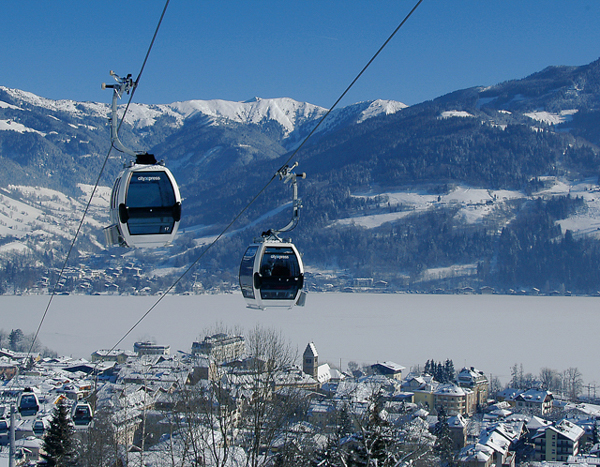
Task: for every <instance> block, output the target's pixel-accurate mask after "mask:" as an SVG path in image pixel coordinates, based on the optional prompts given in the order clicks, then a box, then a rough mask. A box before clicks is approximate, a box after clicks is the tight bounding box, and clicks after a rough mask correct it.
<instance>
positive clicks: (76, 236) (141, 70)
mask: <svg viewBox="0 0 600 467" xmlns="http://www.w3.org/2000/svg"><path fill="white" fill-rule="evenodd" d="M169 2H170V0H166V3H165V6H164V8H163V11H162V14H161V15H160V19H159V21H158V25H157V26H156V29H155V30H154V35H153V36H152V41H151V42H150V46H149V47H148V51H147V52H146V56H145V58H144V62H143V63H142V67H141V69H140V73H139V74H138V77H137V79H136V80H135V86H134V87H133V89H132V91H131V94H130V97H129V101H128V102H127V106H126V107H125V111H124V112H123V116H122V117H121V120H120V122H119V129H120V128H121V125H122V124H123V121H124V120H125V115H126V114H127V111H128V110H129V106H130V104H131V101H132V99H133V95H134V93H135V89H136V88H137V85H138V83H139V81H140V78H141V77H142V73H143V71H144V68H145V66H146V62H147V61H148V57H149V56H150V51H151V50H152V47H153V45H154V41H155V40H156V36H157V35H158V30H159V29H160V25H161V23H162V20H163V18H164V16H165V13H166V11H167V7H168V6H169ZM117 131H118V130H117ZM112 148H113V146H112V144H111V147H110V148H109V149H108V152H107V154H106V157H105V158H104V162H103V164H102V167H101V168H100V173H99V174H98V178H97V179H96V183H95V185H94V188H93V190H92V193H91V194H90V197H89V200H88V202H87V205H86V207H85V210H84V212H83V215H82V216H81V220H80V222H79V226H78V227H77V231H76V232H75V236H74V237H73V241H72V242H71V246H70V247H69V250H68V251H67V256H66V257H65V260H64V262H63V265H62V268H61V270H60V273H59V274H58V278H57V279H56V282H55V284H54V287H53V288H52V294H51V295H50V299H49V300H48V304H47V305H46V309H45V310H44V314H43V315H42V318H41V320H40V323H39V324H38V327H37V330H36V332H35V335H34V337H33V340H32V341H31V345H30V346H29V350H28V351H27V357H26V358H25V360H24V361H25V362H27V361H28V360H29V357H30V356H31V352H32V350H33V347H34V345H35V343H36V341H37V338H38V335H39V333H40V330H41V328H42V324H43V323H44V320H45V319H46V315H47V314H48V310H49V309H50V305H51V304H52V301H53V299H54V296H55V295H56V292H57V289H58V286H59V283H60V280H61V279H62V277H63V274H64V271H65V269H66V267H67V263H68V261H69V258H70V256H71V252H72V251H73V248H74V246H75V242H76V241H77V238H78V237H79V233H80V232H81V228H82V226H83V222H84V220H85V217H86V215H87V213H88V211H89V208H90V205H91V204H92V200H93V198H94V194H95V193H96V190H97V189H98V186H99V184H100V179H101V177H102V174H103V172H104V169H105V168H106V164H107V162H108V159H109V157H110V153H111V152H112Z"/></svg>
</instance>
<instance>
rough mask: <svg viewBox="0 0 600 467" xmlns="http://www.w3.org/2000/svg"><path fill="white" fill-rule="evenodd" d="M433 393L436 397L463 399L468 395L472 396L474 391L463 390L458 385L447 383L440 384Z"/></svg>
mask: <svg viewBox="0 0 600 467" xmlns="http://www.w3.org/2000/svg"><path fill="white" fill-rule="evenodd" d="M433 393H434V394H435V395H436V396H454V397H461V396H466V395H467V394H472V393H473V391H471V390H470V389H468V388H461V387H460V386H457V385H456V384H452V383H446V384H440V385H439V386H438V387H437V388H435V389H434V391H433Z"/></svg>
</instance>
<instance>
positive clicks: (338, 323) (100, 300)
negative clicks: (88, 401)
mask: <svg viewBox="0 0 600 467" xmlns="http://www.w3.org/2000/svg"><path fill="white" fill-rule="evenodd" d="M158 298H159V297H156V296H149V297H133V296H73V295H71V296H56V297H55V298H54V299H53V301H52V304H51V306H50V309H49V311H48V314H47V316H46V318H45V320H44V323H43V326H42V329H41V332H40V337H39V339H40V340H41V342H42V344H43V345H45V346H47V347H49V348H51V349H54V350H56V351H57V352H58V353H59V354H61V355H71V356H73V357H83V358H87V359H90V354H91V353H92V352H93V351H94V350H98V349H108V348H111V347H113V346H114V345H115V344H116V343H117V342H118V341H119V340H120V339H121V338H123V336H124V335H125V334H126V333H127V331H128V330H129V329H130V328H131V327H132V326H133V325H134V324H135V323H136V322H137V321H138V320H139V319H140V318H141V317H142V316H143V315H144V314H145V313H146V312H147V311H148V310H149V309H150V307H152V305H154V304H155V303H156V301H157V300H158ZM48 300H49V297H48V296H0V323H1V324H0V328H1V329H4V330H5V331H10V330H11V329H16V328H21V329H22V330H23V331H24V332H25V333H26V334H29V333H33V332H35V330H36V328H37V326H38V324H39V322H40V319H41V317H42V315H43V313H44V310H45V309H46V306H47V304H48ZM599 306H600V299H598V298H593V297H530V296H501V295H412V294H382V295H375V294H338V293H331V294H326V293H323V294H310V295H309V296H308V299H307V305H306V307H304V308H299V307H296V308H294V309H292V310H287V309H284V310H279V309H270V310H265V311H257V310H250V309H247V308H245V302H244V301H243V299H242V297H241V295H240V294H230V295H196V296H166V297H164V299H163V300H162V301H161V302H160V303H158V305H157V306H156V307H155V308H154V309H153V310H152V311H151V312H150V313H149V315H148V316H147V317H146V318H145V319H144V320H143V321H142V323H141V324H140V325H139V326H137V327H136V328H135V329H134V330H133V331H132V332H131V333H130V334H129V335H128V336H127V337H126V338H125V339H124V340H123V342H122V343H121V344H119V346H118V348H120V349H123V350H133V343H134V342H135V341H138V340H148V339H150V340H154V341H155V342H156V343H158V344H167V345H170V346H171V352H172V353H174V352H176V351H177V350H182V351H185V352H189V351H190V348H191V344H192V342H193V341H194V340H198V339H201V338H203V337H204V334H203V331H204V330H207V329H210V328H214V326H215V325H216V324H217V323H223V324H226V325H228V326H239V327H241V328H242V329H244V330H248V329H251V328H252V327H254V326H255V325H257V324H258V325H261V326H264V327H270V328H274V329H278V330H281V331H282V332H283V334H284V336H285V337H286V338H288V339H289V341H290V343H291V344H292V345H293V346H297V347H298V350H299V352H300V353H302V352H303V351H304V348H305V347H306V344H307V343H308V342H311V341H312V342H314V343H315V345H316V347H317V350H318V352H319V358H320V362H329V363H330V364H332V365H334V366H336V367H338V366H339V365H340V363H341V366H342V368H343V369H346V367H347V364H348V362H349V361H355V362H357V363H366V364H372V363H376V362H378V361H380V362H381V361H386V360H389V361H393V362H396V363H399V364H401V365H403V366H405V367H407V368H410V367H411V366H413V365H416V364H420V365H423V364H424V363H425V362H426V361H427V360H428V359H434V360H436V361H441V360H445V359H446V358H450V359H452V360H453V361H454V365H455V366H456V367H457V368H461V367H462V366H464V365H468V366H475V367H476V368H478V369H480V370H482V371H484V372H485V373H486V374H487V375H488V376H489V375H494V376H498V377H500V379H501V381H502V382H503V383H504V382H507V381H508V380H509V379H510V368H511V366H512V365H513V364H515V363H518V364H521V363H522V364H523V366H524V370H525V372H531V373H533V374H538V373H539V369H540V368H542V367H549V368H553V369H556V370H558V371H562V370H564V369H566V368H569V367H578V368H579V370H580V371H581V372H582V373H583V378H584V381H585V383H586V384H587V383H592V382H593V383H598V382H600V367H599V365H598V359H597V357H598V354H599V350H600V344H599V338H598V329H599V328H600V308H599Z"/></svg>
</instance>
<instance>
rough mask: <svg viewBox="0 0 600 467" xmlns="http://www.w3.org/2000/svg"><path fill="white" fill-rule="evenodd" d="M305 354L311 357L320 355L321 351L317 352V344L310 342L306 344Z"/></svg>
mask: <svg viewBox="0 0 600 467" xmlns="http://www.w3.org/2000/svg"><path fill="white" fill-rule="evenodd" d="M304 356H305V357H307V356H311V357H318V356H319V353H318V352H317V347H316V346H315V344H314V342H309V344H308V345H307V346H306V349H305V350H304Z"/></svg>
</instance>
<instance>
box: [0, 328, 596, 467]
mask: <svg viewBox="0 0 600 467" xmlns="http://www.w3.org/2000/svg"><path fill="white" fill-rule="evenodd" d="M283 342H284V341H283V340H282V339H281V338H280V336H279V335H278V334H277V333H275V332H273V331H269V330H260V329H256V330H254V331H253V332H251V333H250V334H249V335H247V336H242V335H235V334H227V333H217V334H214V335H210V336H206V337H205V338H204V340H202V341H199V342H193V343H192V345H191V349H190V352H189V353H184V352H181V351H179V352H176V353H174V354H172V353H171V349H170V347H169V346H168V345H158V344H156V343H152V342H136V343H135V344H134V347H133V349H132V350H131V351H129V350H97V351H95V352H94V353H92V354H91V358H90V360H89V361H88V360H85V359H73V358H70V357H42V356H40V355H30V354H27V353H23V352H14V351H10V350H6V349H1V350H0V378H1V385H0V466H4V465H7V466H8V465H9V463H8V461H9V459H8V458H9V451H10V444H11V439H10V438H11V433H12V436H13V447H12V449H13V452H14V456H15V461H16V464H15V465H46V464H43V462H42V463H40V464H38V463H39V462H41V457H40V452H42V453H43V441H42V440H43V439H44V436H45V435H46V433H47V432H48V430H49V427H50V424H51V423H52V416H53V412H54V410H55V409H54V408H55V407H56V406H57V404H59V403H60V402H62V403H67V404H68V405H69V407H71V411H70V414H71V423H72V424H73V427H74V429H75V431H74V433H75V437H76V439H77V442H78V456H79V457H78V461H77V465H90V466H91V465H94V466H103V465H105V466H117V465H140V466H164V465H173V466H175V465H177V466H188V465H189V466H196V465H205V466H237V465H240V466H241V465H245V466H250V465H252V466H260V465H265V466H267V465H269V466H286V465H290V466H291V465H315V466H321V465H322V466H338V465H339V466H350V465H365V466H370V465H373V466H386V465H389V466H408V465H418V466H434V465H440V466H446V465H447V466H464V467H490V466H492V465H494V466H496V467H504V466H506V467H514V466H516V465H538V464H539V465H541V463H543V465H544V466H559V465H560V466H564V465H599V464H600V444H599V442H600V437H599V434H598V428H597V420H598V418H600V405H595V404H593V403H591V402H594V401H590V400H582V399H580V397H581V394H578V393H577V392H578V391H577V389H579V390H580V389H581V387H579V388H572V389H574V390H572V391H570V392H561V393H556V392H554V393H553V392H552V391H550V390H549V389H548V388H547V387H544V386H548V384H547V382H546V384H545V383H544V382H542V381H535V380H529V381H527V383H526V384H520V386H523V387H497V385H494V384H490V383H491V382H490V381H489V380H488V377H487V376H486V375H485V369H477V368H474V367H464V368H461V369H460V370H458V371H455V370H454V367H453V364H452V362H451V361H446V362H445V363H443V364H442V363H440V364H436V363H435V362H427V364H425V365H424V367H423V368H422V369H414V368H413V369H412V370H407V369H406V368H405V367H403V366H402V365H401V364H398V363H395V362H392V361H384V362H382V363H376V364H373V365H370V366H366V367H362V368H361V367H359V366H358V365H357V364H352V365H349V368H348V369H347V370H346V371H342V369H340V368H333V367H332V366H331V365H330V364H328V363H323V362H322V358H321V356H320V355H319V353H318V350H317V344H316V343H314V342H310V343H308V344H307V346H306V349H305V350H304V352H303V354H302V355H301V356H300V355H295V354H294V352H292V351H291V350H290V349H289V348H287V347H286V345H285V344H284V343H283ZM300 361H301V364H300ZM438 370H443V371H438ZM436 378H437V379H436ZM440 380H443V381H440ZM514 381H516V380H515V379H514V378H513V382H514ZM523 382H524V381H523V378H521V383H523ZM527 386H529V387H527ZM11 421H12V423H11Z"/></svg>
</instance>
